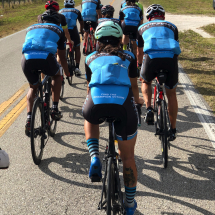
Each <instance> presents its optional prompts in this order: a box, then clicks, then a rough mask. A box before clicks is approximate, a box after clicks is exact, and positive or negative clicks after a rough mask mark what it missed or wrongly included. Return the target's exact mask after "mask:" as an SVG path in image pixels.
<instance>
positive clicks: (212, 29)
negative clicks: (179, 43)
mask: <svg viewBox="0 0 215 215" xmlns="http://www.w3.org/2000/svg"><path fill="white" fill-rule="evenodd" d="M201 29H203V30H204V31H206V32H207V33H209V34H211V35H212V36H214V37H215V24H211V25H206V26H204V27H202V28H201Z"/></svg>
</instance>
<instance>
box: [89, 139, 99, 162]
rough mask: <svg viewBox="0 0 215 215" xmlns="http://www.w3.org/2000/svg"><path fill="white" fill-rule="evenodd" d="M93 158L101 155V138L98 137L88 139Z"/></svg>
mask: <svg viewBox="0 0 215 215" xmlns="http://www.w3.org/2000/svg"><path fill="white" fill-rule="evenodd" d="M87 146H88V149H89V153H90V157H91V160H92V158H93V157H98V156H99V140H98V139H97V138H90V139H88V140H87Z"/></svg>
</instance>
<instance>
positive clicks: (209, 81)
mask: <svg viewBox="0 0 215 215" xmlns="http://www.w3.org/2000/svg"><path fill="white" fill-rule="evenodd" d="M179 39H180V45H181V50H182V53H181V55H180V56H179V62H180V63H181V64H182V66H183V69H184V70H185V72H186V73H187V74H188V75H189V77H190V78H191V80H192V82H193V84H194V86H195V88H196V89H197V90H198V91H199V92H200V94H201V95H202V96H203V97H204V99H205V100H206V101H207V103H208V104H209V106H210V107H211V109H212V111H213V113H214V114H215V99H214V95H215V85H214V83H215V63H214V62H215V59H214V56H215V39H214V38H213V39H205V38H203V37H201V36H200V35H199V34H197V33H195V32H193V31H191V30H189V31H186V32H183V33H182V32H180V33H179Z"/></svg>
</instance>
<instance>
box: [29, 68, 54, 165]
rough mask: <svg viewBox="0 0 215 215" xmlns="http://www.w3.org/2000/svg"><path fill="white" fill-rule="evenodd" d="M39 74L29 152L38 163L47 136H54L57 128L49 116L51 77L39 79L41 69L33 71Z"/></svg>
mask: <svg viewBox="0 0 215 215" xmlns="http://www.w3.org/2000/svg"><path fill="white" fill-rule="evenodd" d="M35 72H37V73H38V74H39V77H40V78H39V86H38V90H37V97H36V99H35V100H34V104H33V109H32V116H31V130H30V131H31V133H30V138H31V153H32V158H33V161H34V163H35V164H36V165H39V164H40V162H41V159H42V156H43V150H44V147H45V145H46V144H47V142H48V137H49V136H51V137H54V135H55V133H56V128H57V121H56V120H53V119H52V118H51V116H50V115H51V108H50V99H51V81H52V80H51V77H50V76H47V75H46V76H45V77H44V79H43V80H41V71H35Z"/></svg>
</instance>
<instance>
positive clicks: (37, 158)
mask: <svg viewBox="0 0 215 215" xmlns="http://www.w3.org/2000/svg"><path fill="white" fill-rule="evenodd" d="M42 105H43V103H42V102H41V98H37V99H36V100H35V101H34V105H33V109H32V116H31V154H32V158H33V161H34V163H35V164H36V165H39V164H40V162H41V159H42V156H43V149H44V138H43V129H44V110H43V107H42ZM37 111H39V117H40V125H39V127H36V125H35V118H36V117H38V115H37ZM35 127H36V128H35ZM37 137H38V139H37V141H36V140H35V139H36V138H37ZM36 142H38V144H37V145H38V146H39V151H38V150H37V149H36V148H38V147H36ZM37 152H39V153H37Z"/></svg>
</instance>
